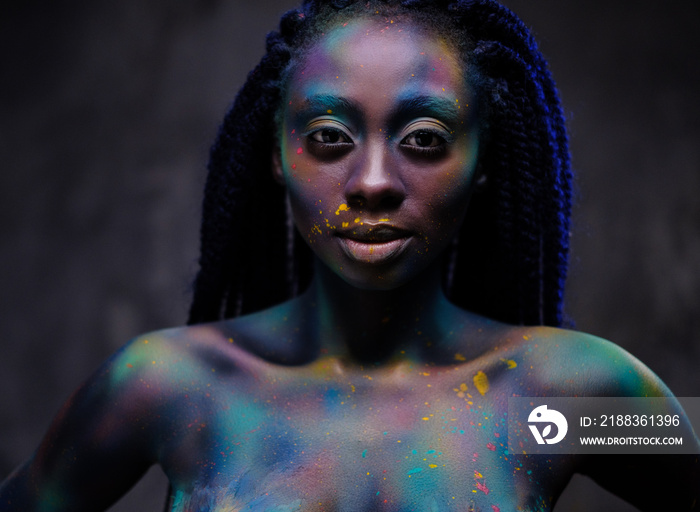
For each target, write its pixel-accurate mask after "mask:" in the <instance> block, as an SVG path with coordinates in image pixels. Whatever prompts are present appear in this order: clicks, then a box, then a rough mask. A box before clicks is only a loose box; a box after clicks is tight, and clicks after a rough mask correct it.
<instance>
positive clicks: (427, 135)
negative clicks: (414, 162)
mask: <svg viewBox="0 0 700 512" xmlns="http://www.w3.org/2000/svg"><path fill="white" fill-rule="evenodd" d="M445 142H446V141H445V139H444V138H442V137H441V136H440V135H438V134H437V133H434V132H429V131H427V130H419V131H415V132H413V133H411V134H409V135H407V136H406V138H404V139H403V140H402V141H401V144H403V145H404V146H415V147H417V148H435V147H438V146H441V145H443V144H445Z"/></svg>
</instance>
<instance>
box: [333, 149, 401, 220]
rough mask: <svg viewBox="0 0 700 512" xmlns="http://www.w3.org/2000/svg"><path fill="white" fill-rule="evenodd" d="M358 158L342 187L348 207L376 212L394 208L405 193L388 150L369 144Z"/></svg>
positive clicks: (397, 170) (396, 167)
mask: <svg viewBox="0 0 700 512" xmlns="http://www.w3.org/2000/svg"><path fill="white" fill-rule="evenodd" d="M358 156H359V158H358V159H357V161H356V162H354V163H353V167H352V169H351V175H350V177H349V179H348V181H347V182H346V184H345V198H346V200H347V203H348V205H349V206H351V207H352V206H354V207H357V208H364V209H367V210H375V211H388V210H393V209H395V208H397V207H398V206H399V205H400V204H401V203H402V202H403V200H404V198H405V197H406V190H405V188H404V185H403V183H402V181H401V176H400V172H399V169H398V166H397V165H396V162H395V160H394V158H392V155H391V152H390V150H388V149H387V148H385V147H384V145H383V144H380V143H379V144H368V146H367V148H366V151H364V152H363V153H362V154H360V155H358Z"/></svg>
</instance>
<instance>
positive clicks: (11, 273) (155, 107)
mask: <svg viewBox="0 0 700 512" xmlns="http://www.w3.org/2000/svg"><path fill="white" fill-rule="evenodd" d="M506 4H507V5H509V6H511V7H512V8H513V9H514V10H515V11H516V12H518V13H520V15H521V16H522V17H523V19H525V21H526V22H527V23H528V24H529V25H531V26H532V27H533V28H534V32H535V34H536V35H537V36H538V38H539V40H540V43H541V47H542V49H543V51H544V53H545V54H546V55H547V56H548V57H549V59H550V63H551V67H552V69H553V71H554V74H555V77H556V78H557V81H558V83H559V86H560V88H561V93H562V97H563V100H564V103H565V107H566V111H567V115H568V118H569V125H570V129H571V134H572V150H573V154H574V165H575V168H576V169H577V171H578V190H579V192H578V207H577V211H576V216H575V230H574V234H575V235H574V241H573V264H572V267H571V271H572V273H571V279H570V287H569V308H568V309H569V313H570V314H571V315H572V316H573V317H574V318H575V319H576V321H577V324H578V328H579V329H581V330H583V331H587V332H591V333H594V334H597V335H599V336H602V337H605V338H608V339H612V340H614V341H615V342H617V343H618V344H620V345H622V346H623V347H624V348H626V349H627V350H629V351H631V352H632V353H634V354H635V355H637V356H638V357H639V358H640V359H641V360H642V361H644V362H645V363H646V364H648V365H649V366H650V367H651V368H652V369H653V370H654V371H655V372H657V373H658V374H659V375H660V376H661V377H662V378H663V379H664V380H665V381H666V382H667V383H668V384H669V386H670V387H671V389H672V390H673V391H674V392H675V393H676V394H677V395H680V396H691V395H694V396H698V395H700V372H698V367H699V366H700V344H699V343H698V341H699V340H698V336H700V315H698V314H697V313H698V312H700V307H699V306H700V202H699V201H698V199H697V197H698V193H700V146H699V143H700V122H699V121H698V119H699V118H700V101H699V99H698V93H697V89H698V85H699V84H700V59H699V58H698V53H697V52H698V48H700V28H698V27H700V14H699V12H700V9H698V7H697V3H696V2H695V1H694V0H686V1H675V2H659V1H658V0H636V1H635V2H610V1H609V0H585V1H584V0H566V1H554V0H547V1H545V0H510V1H507V2H506ZM291 5H292V2H290V1H283V0H277V1H274V2H273V1H265V2H262V1H259V2H248V1H245V2H243V1H233V2H230V1H229V2H223V1H221V0H183V1H179V2H169V1H166V0H151V1H148V2H143V1H142V0H122V1H120V2H108V1H102V0H99V1H91V2H89V1H74V2H70V3H69V2H62V1H56V2H46V1H43V2H42V1H32V0H27V1H25V2H22V3H20V2H16V3H15V4H14V7H5V8H4V10H3V14H2V18H0V59H1V60H0V62H2V80H1V81H0V91H1V94H0V107H1V109H2V110H1V114H0V169H1V172H0V194H2V195H1V201H0V208H1V209H2V210H1V212H2V214H1V215H0V220H1V224H0V226H1V227H0V229H1V230H2V231H1V240H2V244H3V245H2V251H0V312H1V314H2V317H1V318H2V321H1V325H0V344H1V345H0V364H1V367H2V371H0V477H2V476H4V475H6V474H7V473H8V472H9V471H10V470H11V469H12V468H13V467H15V466H16V465H17V464H19V463H20V462H21V461H22V460H23V459H25V458H26V457H27V456H28V455H29V454H30V453H31V451H32V450H33V449H34V447H35V446H36V444H37V443H38V441H39V439H40V437H41V435H42V433H43V432H44V431H45V429H46V428H47V426H48V422H49V421H50V419H51V417H52V416H53V414H54V413H55V412H56V410H57V409H58V407H59V406H60V404H61V403H62V402H63V401H64V400H65V399H66V398H67V396H68V395H69V393H70V392H71V391H72V390H73V389H74V388H75V387H76V386H77V385H78V384H79V383H80V382H81V381H82V380H83V379H85V378H86V376H87V375H88V374H89V373H90V372H91V371H92V370H93V369H94V368H95V367H96V366H97V365H98V364H99V363H100V362H101V361H102V360H104V359H105V358H106V357H107V356H108V355H109V354H110V353H112V352H113V351H114V350H115V349H117V348H118V347H119V346H120V345H122V344H123V343H124V342H125V341H127V340H128V339H129V338H131V337H132V336H134V335H136V334H138V333H141V332H144V331H148V330H153V329H158V328H162V327H166V326H171V325H177V324H181V323H183V322H184V320H185V317H186V310H187V305H188V301H189V293H188V287H189V283H190V280H191V278H192V274H193V271H194V268H195V265H194V261H195V259H196V254H197V229H198V216H199V202H200V190H201V187H202V184H203V180H204V166H205V162H206V155H207V150H208V145H209V143H210V142H211V141H212V139H213V137H214V134H215V131H216V128H217V125H218V123H219V121H220V119H221V118H222V116H223V113H224V111H225V109H226V107H227V106H228V104H229V103H230V101H231V100H232V98H233V96H234V94H235V91H236V90H237V88H238V87H239V86H240V85H241V83H242V81H243V79H244V76H245V73H246V72H247V71H248V70H249V69H250V68H251V67H252V66H253V65H254V63H255V62H256V61H257V60H258V58H259V56H260V55H261V54H262V51H263V35H264V34H265V33H266V32H267V31H268V30H270V29H272V28H274V27H275V26H276V20H277V18H278V15H279V14H280V13H281V12H282V11H284V10H286V9H287V8H288V7H290V6H291ZM151 473H152V474H151V475H150V476H149V478H147V479H146V481H145V482H144V483H143V484H140V486H138V487H137V488H136V490H135V491H133V492H132V494H131V495H130V496H129V497H127V498H126V499H125V500H124V501H123V502H122V503H121V504H119V505H117V506H115V507H114V508H113V509H112V510H114V511H117V510H118V511H146V510H158V509H159V507H160V504H161V502H162V497H163V495H164V491H165V483H164V480H163V477H162V475H160V474H158V472H157V471H152V472H151ZM590 487H591V484H590V483H589V482H588V481H587V480H586V479H584V478H578V477H577V478H576V479H575V480H574V483H573V484H572V489H571V490H570V491H568V492H567V493H566V494H565V496H564V497H563V498H562V502H561V504H560V506H559V507H558V508H557V510H559V511H563V510H572V511H574V510H592V509H595V510H601V511H604V510H626V509H627V508H626V507H627V506H626V505H623V504H621V503H620V502H619V500H617V499H616V498H611V497H609V496H607V495H606V494H605V493H604V491H599V490H591V489H590ZM601 503H602V504H601Z"/></svg>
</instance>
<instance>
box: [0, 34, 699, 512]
mask: <svg viewBox="0 0 700 512" xmlns="http://www.w3.org/2000/svg"><path fill="white" fill-rule="evenodd" d="M348 48H351V49H352V51H348V50H347V49H348ZM463 76H464V70H463V69H462V66H461V64H460V63H459V62H458V61H457V59H456V58H455V56H454V52H452V50H451V49H450V47H449V45H448V44H446V43H445V42H444V41H441V40H440V39H439V38H435V37H433V36H431V35H429V34H425V33H423V32H421V31H419V30H417V29H416V28H415V27H412V26H410V25H406V24H389V23H387V24H381V25H378V24H377V23H376V22H372V21H368V20H358V21H354V22H352V23H349V24H348V25H347V26H343V27H338V28H336V29H334V30H332V31H329V32H328V34H327V35H326V36H325V38H323V39H322V40H321V41H320V42H319V43H317V44H316V45H315V47H313V48H312V49H311V51H310V53H309V56H308V57H307V58H306V59H305V61H304V62H302V63H301V64H300V65H299V67H298V68H297V69H296V70H295V72H294V73H293V75H292V78H291V81H290V84H289V89H288V97H287V103H286V105H285V112H284V116H283V124H282V126H281V127H280V131H281V136H280V141H281V144H280V146H281V147H280V151H279V154H278V155H276V156H275V169H276V171H275V172H276V177H277V179H278V180H279V181H280V182H281V183H284V184H285V185H286V187H287V189H288V191H289V195H290V200H291V204H292V206H293V211H294V215H295V221H296V223H297V226H298V227H299V229H300V232H301V233H302V234H303V235H304V236H305V238H306V239H307V241H308V242H309V245H310V246H311V247H312V249H313V250H314V251H315V253H316V254H317V256H318V262H317V267H316V276H315V278H314V281H313V283H312V285H311V287H310V289H309V290H308V291H307V292H306V293H305V294H304V295H302V296H301V297H299V298H297V299H295V300H293V301H290V302H288V303H285V304H282V305H280V306H277V307H275V308H273V309H270V310H266V311H262V312H259V313H256V314H253V315H249V316H245V317H241V318H238V319H235V320H230V321H224V322H219V323H216V324H211V325H203V326H194V327H186V328H178V329H173V330H168V331H161V332H157V333H153V334H150V335H146V336H143V337H140V338H137V339H136V340H133V341H132V342H131V343H129V344H128V345H126V346H125V347H124V348H123V349H122V350H121V351H119V352H118V353H117V354H115V356H114V357H113V358H111V359H110V360H109V361H108V362H107V363H106V364H105V365H104V366H103V367H102V368H101V369H100V370H99V371H98V372H97V373H96V374H95V375H94V376H93V377H92V378H91V379H90V380H89V381H88V382H87V383H86V384H85V385H84V386H83V387H82V388H81V389H80V390H78V392H77V393H76V394H75V395H74V396H73V397H72V398H71V400H70V401H69V402H68V404H66V406H65V407H64V409H63V410H62V412H61V413H60V414H59V416H58V417H57V418H56V420H55V421H54V423H53V425H52V427H51V429H50V431H49V433H48V434H47V436H46V438H45V439H44V441H43V442H42V444H41V446H40V448H39V450H38V451H37V453H36V454H35V456H34V457H33V458H32V459H31V460H30V461H29V462H28V463H27V464H25V465H24V466H23V467H21V468H20V469H19V470H18V471H17V472H16V473H15V474H14V475H13V477H11V478H10V479H9V480H8V481H7V482H6V483H5V484H4V487H3V488H2V491H1V492H0V497H1V499H0V507H5V508H7V507H8V506H7V503H10V502H11V503H12V505H11V507H10V509H13V508H12V507H14V509H18V510H19V509H21V510H27V511H31V510H44V511H45V510H71V511H75V510H101V509H104V508H106V507H107V506H108V505H109V504H110V503H111V502H112V501H114V500H115V499H117V497H118V496H120V495H121V494H122V493H123V492H125V490H126V489H128V487H129V486H130V485H131V484H133V482H135V481H136V480H137V479H138V478H139V477H140V476H141V475H142V474H143V472H144V471H145V470H146V469H147V468H148V467H149V466H150V465H152V464H154V463H158V464H160V465H161V466H162V467H163V469H164V470H165V472H166V474H167V475H168V477H169V478H170V481H171V483H172V485H173V490H174V494H175V503H174V508H173V510H177V511H190V510H211V511H230V510H236V511H256V512H257V511H267V512H272V511H275V512H282V511H293V510H295V511H296V510H300V511H353V512H357V511H369V510H372V511H417V512H425V511H448V510H459V511H465V510H474V511H487V512H492V511H499V510H501V511H513V510H523V511H535V510H550V509H551V507H552V506H553V503H554V502H555V500H556V498H557V497H558V496H559V494H560V493H561V491H562V490H563V488H564V486H565V485H566V483H567V482H568V480H569V478H570V476H571V475H572V474H573V473H574V472H577V471H578V472H584V473H587V474H589V475H591V476H592V477H593V478H595V479H596V480H598V481H599V482H600V483H601V484H602V485H604V486H606V487H608V488H610V489H611V490H613V491H614V492H617V493H618V494H620V495H621V496H623V497H625V498H627V499H629V500H630V501H633V502H634V503H636V504H637V505H638V506H639V507H640V508H642V509H649V510H660V509H673V510H686V509H690V505H689V503H690V502H691V501H690V500H692V495H693V493H694V492H695V494H694V496H695V497H697V491H695V490H694V489H696V488H695V487H691V486H692V485H694V484H693V482H692V481H691V479H692V478H696V477H697V475H698V465H697V459H696V458H693V457H683V458H671V457H667V458H665V459H663V458H662V459H660V460H656V459H652V458H650V457H636V458H613V459H607V458H606V459H604V458H601V457H590V458H584V457H558V458H553V457H546V456H525V455H522V454H518V453H513V451H512V450H508V449H507V445H506V437H507V429H506V426H505V414H506V409H507V399H508V397H510V396H514V395H515V396H598V395H600V396H667V395H670V392H669V391H668V390H667V388H666V387H665V386H664V385H663V383H661V382H660V381H659V379H658V378H656V377H655V376H654V375H653V374H652V373H651V372H650V371H649V370H648V369H647V368H646V367H644V366H643V365H642V364H641V363H639V362H638V361H636V360H635V359H634V358H633V357H632V356H630V355H629V354H627V353H626V352H624V351H623V350H622V349H620V348H619V347H616V346H615V345H613V344H611V343H609V342H606V341H603V340H600V339H598V338H594V337H591V336H588V335H585V334H581V333H575V332H570V331H563V330H558V329H551V328H543V327H529V328H526V327H513V326H508V325H504V324H500V323H497V322H492V321H490V320H487V319H485V318H482V317H479V316H476V315H473V314H471V313H469V312H466V311H463V310H461V309H459V308H457V307H455V306H453V305H451V304H450V303H449V302H448V301H447V300H446V299H445V297H444V295H443V294H442V291H441V288H440V279H439V268H438V260H439V258H438V255H439V254H440V253H441V251H442V249H443V248H444V247H445V246H446V244H447V243H448V242H449V240H451V238H452V236H453V234H454V232H455V230H456V229H457V227H458V226H459V223H460V222H461V219H462V217H463V215H464V210H465V208H466V202H467V199H468V195H469V193H470V188H471V187H470V184H471V182H472V181H473V178H474V177H473V168H474V161H475V158H476V153H477V151H478V138H477V135H476V132H475V130H474V129H473V127H474V126H475V124H476V123H475V120H474V119H472V115H473V114H472V111H473V110H472V109H470V108H469V107H468V106H467V105H469V102H470V100H471V92H470V90H469V88H468V86H467V85H466V83H465V82H464V79H463V78H462V77H463ZM407 100H408V101H407ZM411 100H415V101H411ZM456 100H459V101H456ZM324 102H327V103H326V104H324ZM324 107H325V108H324ZM329 110H330V111H331V112H330V113H329V112H328V111H329ZM426 148H432V149H426ZM435 148H437V149H435ZM355 219H359V220H358V222H355ZM385 219H388V220H385ZM344 223H347V226H344ZM376 226H381V228H377V227H376ZM386 244H389V245H386ZM659 474H664V475H665V479H666V481H670V482H675V488H674V489H673V491H672V492H670V493H667V494H664V493H662V492H659V491H656V490H655V488H656V487H657V486H655V483H656V482H657V478H658V475H659ZM692 475H695V476H692ZM696 481H697V480H696ZM3 510H4V509H3Z"/></svg>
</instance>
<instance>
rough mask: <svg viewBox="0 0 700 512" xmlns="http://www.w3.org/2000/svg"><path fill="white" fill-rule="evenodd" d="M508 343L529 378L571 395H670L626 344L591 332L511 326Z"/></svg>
mask: <svg viewBox="0 0 700 512" xmlns="http://www.w3.org/2000/svg"><path fill="white" fill-rule="evenodd" d="M507 333H508V344H509V346H510V347H511V348H512V350H513V351H514V352H515V353H517V354H518V355H519V356H520V357H521V359H522V361H523V363H524V370H525V371H526V372H527V374H528V380H530V381H531V382H533V383H534V384H536V385H537V386H538V388H539V389H541V390H542V391H544V392H549V393H552V394H554V393H556V394H562V395H568V396H670V395H671V393H670V391H669V390H668V388H667V387H666V385H665V384H664V383H663V382H662V381H661V379H659V378H658V377H657V376H656V375H655V374H654V372H652V371H651V370H650V369H649V368H648V367H647V366H646V365H645V364H644V363H642V362H641V361H640V360H639V359H637V358H636V357H634V356H633V355H632V354H630V353H629V352H627V351H626V350H625V349H623V348H622V347H620V346H619V345H616V344H615V343H612V342H610V341H608V340H605V339H602V338H599V337H597V336H593V335H590V334H586V333H582V332H578V331H572V330H566V329H557V328H552V327H539V326H538V327H511V328H509V329H508V330H507Z"/></svg>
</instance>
